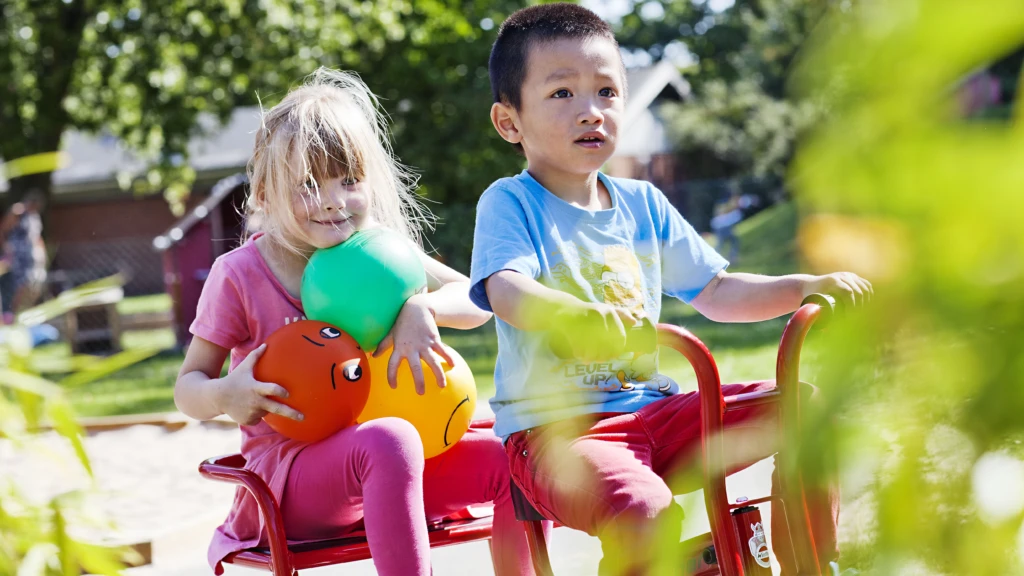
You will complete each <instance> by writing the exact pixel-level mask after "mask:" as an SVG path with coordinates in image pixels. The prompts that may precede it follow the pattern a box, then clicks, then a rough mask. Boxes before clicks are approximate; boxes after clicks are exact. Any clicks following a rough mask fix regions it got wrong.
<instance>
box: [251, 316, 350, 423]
mask: <svg viewBox="0 0 1024 576" xmlns="http://www.w3.org/2000/svg"><path fill="white" fill-rule="evenodd" d="M253 376H255V377H256V379H257V380H259V381H261V382H273V383H274V384H278V385H280V386H282V387H284V389H285V390H288V398H284V399H281V398H276V397H275V398H274V400H277V401H279V402H281V403H282V404H286V405H288V406H290V407H292V408H294V409H296V410H298V411H299V412H301V413H302V415H303V416H304V417H305V418H304V419H303V420H301V421H298V420H292V419H291V418H285V417H284V416H280V415H277V414H267V415H266V416H264V417H263V420H264V421H265V422H266V423H267V424H269V425H270V427H271V428H273V429H274V430H276V431H277V432H279V433H281V434H283V435H285V436H287V437H289V438H294V439H295V440H304V441H306V442H316V441H317V440H322V439H324V438H326V437H328V436H330V435H331V434H334V433H335V432H337V431H338V430H341V429H342V428H345V427H346V426H350V425H352V424H355V422H356V417H357V416H359V413H360V412H362V410H363V407H364V406H366V399H367V398H368V397H369V395H370V363H369V361H368V360H367V358H366V353H365V352H364V351H363V350H362V349H361V348H360V347H359V344H357V343H356V341H355V340H354V339H352V337H351V336H349V335H348V334H345V333H344V332H342V331H341V330H338V329H337V328H335V327H334V326H331V325H330V324H327V323H324V322H317V321H314V320H300V321H298V322H295V323H292V324H288V325H287V326H285V327H284V328H281V329H279V330H277V331H276V332H274V333H273V334H271V335H270V337H269V338H267V349H266V351H264V352H263V356H262V357H261V358H260V360H259V362H257V363H256V367H255V369H254V370H253Z"/></svg>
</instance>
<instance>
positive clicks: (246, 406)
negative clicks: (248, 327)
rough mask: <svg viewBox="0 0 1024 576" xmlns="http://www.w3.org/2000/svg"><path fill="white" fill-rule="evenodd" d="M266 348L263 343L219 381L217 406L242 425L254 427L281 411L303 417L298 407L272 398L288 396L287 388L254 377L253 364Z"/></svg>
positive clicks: (291, 416) (295, 416) (285, 414)
mask: <svg viewBox="0 0 1024 576" xmlns="http://www.w3.org/2000/svg"><path fill="white" fill-rule="evenodd" d="M266 349H267V345H266V344H262V345H260V347H259V348H256V349H255V350H253V351H252V352H250V353H249V355H248V356H246V357H245V360H242V363H241V364H239V365H238V366H237V367H236V368H235V369H234V370H232V371H231V373H230V374H228V375H227V376H225V377H224V378H221V379H219V380H216V381H215V382H216V384H217V386H218V388H219V390H218V392H217V395H216V404H217V408H218V409H219V410H220V411H221V412H223V413H224V414H227V415H228V416H229V417H230V418H231V419H232V420H234V421H235V422H238V423H239V424H244V425H246V426H252V425H254V424H258V423H259V421H260V420H261V419H262V418H263V417H264V416H266V415H267V414H268V413H271V412H272V413H274V414H280V415H281V416H284V417H285V418H291V419H292V420H302V418H303V416H302V414H301V413H299V411H298V410H295V409H294V408H290V407H288V406H285V405H284V404H281V403H280V402H277V401H275V400H273V399H272V398H270V396H276V397H278V398H287V397H288V391H287V390H285V389H284V388H283V387H281V386H278V385H277V384H273V383H271V382H260V381H259V380H257V379H256V378H255V377H254V376H253V373H252V371H253V367H254V366H256V362H257V361H258V360H259V359H260V356H263V352H264V351H265V350H266Z"/></svg>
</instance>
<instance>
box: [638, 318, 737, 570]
mask: <svg viewBox="0 0 1024 576" xmlns="http://www.w3.org/2000/svg"><path fill="white" fill-rule="evenodd" d="M658 343H659V344H660V345H662V346H667V347H669V348H672V349H674V350H677V351H678V352H679V353H681V354H682V355H683V356H685V357H686V359H687V360H689V361H690V365H691V366H692V367H693V371H694V372H695V373H696V374H697V388H698V390H699V394H700V420H701V426H700V441H701V452H702V462H703V465H704V504H705V506H706V507H707V510H708V520H709V521H710V523H711V536H712V538H713V539H714V542H715V553H716V555H717V556H718V565H719V566H720V567H721V570H722V576H743V560H742V557H741V556H740V545H739V541H738V540H737V539H736V532H735V530H734V529H733V524H732V519H731V518H730V516H729V498H728V495H727V494H726V491H725V474H726V470H725V444H724V440H723V436H724V435H723V434H722V431H723V428H724V417H725V399H724V398H723V397H722V381H721V379H720V378H719V375H718V367H717V366H716V365H715V359H714V358H713V357H712V356H711V353H710V352H708V349H707V347H706V346H704V344H703V343H702V342H701V341H700V340H698V339H697V337H696V336H694V335H693V334H691V333H690V332H688V331H686V330H684V329H682V328H679V327H678V326H672V325H669V324H659V325H658Z"/></svg>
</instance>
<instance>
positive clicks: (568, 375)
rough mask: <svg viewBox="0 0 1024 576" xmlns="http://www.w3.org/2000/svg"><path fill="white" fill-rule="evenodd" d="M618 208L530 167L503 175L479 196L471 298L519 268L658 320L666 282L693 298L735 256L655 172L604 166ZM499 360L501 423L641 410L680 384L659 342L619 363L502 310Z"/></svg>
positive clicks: (509, 428) (524, 424)
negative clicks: (595, 205)
mask: <svg viewBox="0 0 1024 576" xmlns="http://www.w3.org/2000/svg"><path fill="white" fill-rule="evenodd" d="M599 177H600V178H601V181H602V182H604V185H605V186H606V187H607V188H608V192H609V193H610V195H611V201H612V207H611V208H610V209H608V210H599V211H596V212H588V211H586V210H584V209H582V208H579V207H576V206H573V205H571V204H569V203H568V202H565V201H564V200H562V199H560V198H558V197H557V196H555V195H554V194H552V193H551V192H549V191H548V190H547V189H546V188H544V186H542V185H541V184H540V183H539V182H537V180H535V179H534V178H533V177H532V176H531V175H530V174H529V173H528V172H527V171H525V170H524V171H523V172H522V173H521V174H519V175H518V176H515V177H512V178H502V179H501V180H498V181H497V182H495V183H494V184H492V185H491V186H490V187H489V188H488V189H487V190H486V191H485V192H484V193H483V195H482V196H481V197H480V202H479V203H478V204H477V213H476V232H475V235H474V238H473V264H472V272H471V284H472V288H471V289H470V298H471V299H472V300H473V302H474V303H476V305H477V306H480V307H481V308H483V309H485V310H488V311H490V310H491V305H490V302H489V301H488V300H487V292H486V291H485V289H484V280H486V279H487V278H489V277H490V276H491V275H493V274H494V273H496V272H500V271H502V270H512V271H515V272H519V273H521V274H525V275H527V276H529V277H530V278H533V279H535V280H537V281H538V282H540V283H541V284H543V285H545V286H548V287H550V288H554V289H557V290H561V291H563V292H568V293H569V294H572V295H574V296H576V297H578V298H580V299H581V300H585V301H588V302H604V303H606V304H611V305H614V306H617V307H622V308H628V309H630V310H632V311H634V312H637V313H640V314H643V315H645V316H646V317H647V318H649V319H650V320H651V321H653V322H657V320H658V317H659V315H660V313H661V295H662V293H665V294H668V295H669V296H674V297H676V298H679V299H681V300H683V301H684V302H690V300H692V299H693V298H695V297H696V296H697V294H699V293H700V292H701V290H703V289H704V287H705V286H707V284H708V282H710V281H711V279H712V278H714V277H715V275H716V274H718V273H719V272H720V271H721V270H723V269H725V267H726V266H728V262H726V260H725V259H724V258H722V257H721V256H720V255H719V254H718V253H717V252H715V251H714V249H712V248H711V247H710V246H709V245H708V244H707V243H706V242H705V241H704V239H703V238H701V237H700V235H699V234H698V233H697V232H696V231H695V230H694V229H693V227H692V226H690V225H689V224H688V223H687V222H686V220H684V219H683V217H682V216H681V215H680V214H679V212H678V211H677V210H676V209H675V208H674V207H673V206H672V205H671V204H670V203H669V202H668V199H667V198H665V195H664V194H662V192H661V191H660V190H658V189H657V188H655V187H654V186H653V185H652V184H650V183H649V182H643V181H639V180H628V179H623V178H611V177H608V176H605V175H604V174H599ZM495 321H496V323H497V330H498V360H497V365H496V366H495V369H494V384H495V388H496V393H495V396H494V398H492V399H491V407H492V408H493V410H494V413H495V417H496V421H495V426H494V432H495V433H496V434H498V435H499V436H501V437H502V438H507V437H508V436H509V435H510V434H512V433H513V432H518V431H520V430H525V429H527V428H533V427H535V426H540V425H543V424H549V423H551V422H556V421H559V420H564V419H566V418H571V417H574V416H581V415H584V414H593V413H606V412H635V411H636V410H639V409H640V408H641V407H643V406H644V405H646V404H649V403H651V402H654V401H655V400H658V399H660V398H664V397H665V396H667V395H669V394H675V393H676V392H678V391H679V387H678V386H677V385H676V383H675V382H673V381H672V380H671V379H669V378H668V377H666V376H663V375H661V374H659V373H658V357H657V353H653V354H645V355H637V356H636V357H634V355H633V354H632V353H627V354H624V355H623V356H622V357H620V358H616V359H614V360H611V361H608V362H597V363H581V362H579V361H577V360H573V359H568V360H563V359H559V358H558V357H557V356H556V355H555V354H554V353H553V352H552V351H551V349H550V346H549V344H548V340H547V336H546V335H545V334H544V333H540V332H526V331H523V330H519V329H517V328H514V327H512V326H511V325H509V324H508V323H506V322H503V321H502V320H501V319H499V318H495Z"/></svg>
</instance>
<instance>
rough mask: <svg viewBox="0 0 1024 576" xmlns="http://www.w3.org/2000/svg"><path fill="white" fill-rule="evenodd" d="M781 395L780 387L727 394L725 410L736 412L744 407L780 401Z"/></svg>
mask: <svg viewBox="0 0 1024 576" xmlns="http://www.w3.org/2000/svg"><path fill="white" fill-rule="evenodd" d="M781 397H782V394H781V393H780V392H779V389H778V388H775V389H772V390H767V391H764V392H747V393H746V394H735V395H733V396H726V397H725V411H726V412H734V411H736V410H742V409H743V408H751V407H753V406H763V405H765V404H772V403H775V402H778V401H779V399H780V398H781Z"/></svg>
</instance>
